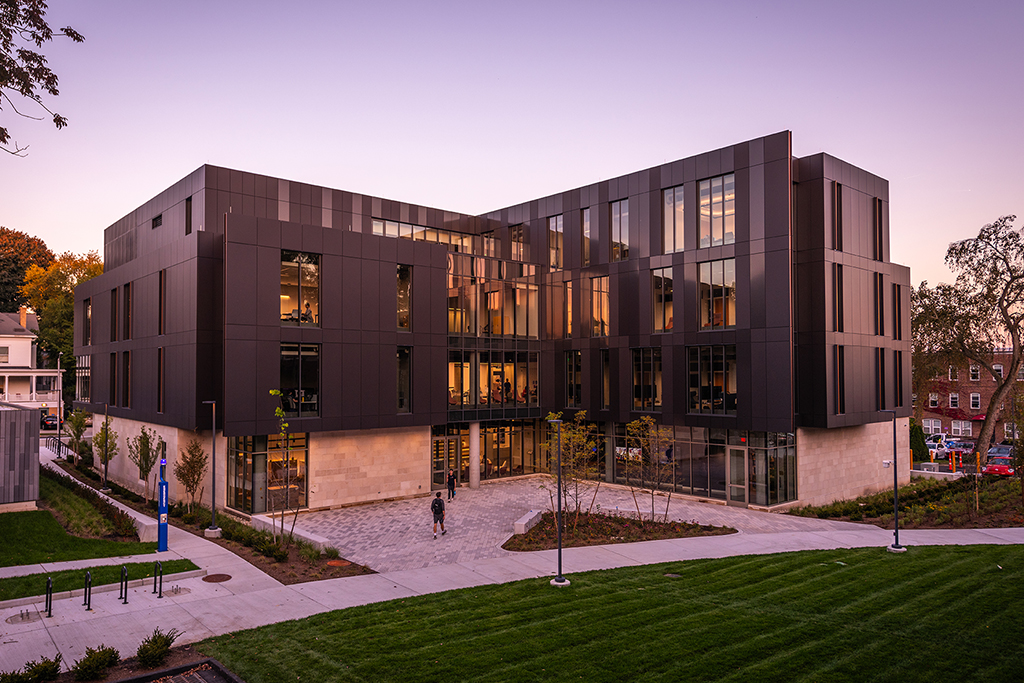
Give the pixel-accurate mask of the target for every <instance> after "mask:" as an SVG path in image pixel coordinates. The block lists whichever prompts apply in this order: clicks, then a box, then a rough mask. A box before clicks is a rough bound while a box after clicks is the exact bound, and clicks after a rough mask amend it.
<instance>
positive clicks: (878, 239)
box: [871, 197, 885, 261]
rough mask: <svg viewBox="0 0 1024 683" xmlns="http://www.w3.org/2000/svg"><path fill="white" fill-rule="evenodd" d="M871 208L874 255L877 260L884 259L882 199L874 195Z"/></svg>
mask: <svg viewBox="0 0 1024 683" xmlns="http://www.w3.org/2000/svg"><path fill="white" fill-rule="evenodd" d="M871 209H872V212H871V213H872V215H871V237H872V247H873V249H872V255H873V256H874V259H875V260H876V261H884V260H885V259H884V258H883V256H884V251H885V241H884V240H885V233H884V232H883V230H882V225H883V221H882V200H881V199H879V198H878V197H874V198H873V199H872V200H871Z"/></svg>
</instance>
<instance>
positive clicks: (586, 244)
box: [580, 207, 590, 267]
mask: <svg viewBox="0 0 1024 683" xmlns="http://www.w3.org/2000/svg"><path fill="white" fill-rule="evenodd" d="M580 230H581V231H582V233H583V234H582V240H581V243H582V245H583V266H584V267H586V266H589V265H590V207H587V208H586V209H583V210H582V211H580Z"/></svg>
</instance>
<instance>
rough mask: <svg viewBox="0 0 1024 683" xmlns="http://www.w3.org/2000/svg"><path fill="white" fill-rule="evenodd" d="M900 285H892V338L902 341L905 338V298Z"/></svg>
mask: <svg viewBox="0 0 1024 683" xmlns="http://www.w3.org/2000/svg"><path fill="white" fill-rule="evenodd" d="M901 294H902V292H900V286H899V285H897V284H893V286H892V338H893V339H895V340H897V341H900V340H901V339H903V305H902V304H903V300H902V297H901Z"/></svg>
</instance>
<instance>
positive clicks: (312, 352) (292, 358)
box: [281, 343, 320, 417]
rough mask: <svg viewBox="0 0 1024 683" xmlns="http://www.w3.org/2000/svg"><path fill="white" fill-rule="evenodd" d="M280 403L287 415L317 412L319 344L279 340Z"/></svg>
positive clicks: (314, 414) (318, 402) (304, 414)
mask: <svg viewBox="0 0 1024 683" xmlns="http://www.w3.org/2000/svg"><path fill="white" fill-rule="evenodd" d="M281 404H282V407H283V408H284V412H285V415H286V416H287V417H315V416H317V415H319V414H320V345H319V344H286V343H282V344H281Z"/></svg>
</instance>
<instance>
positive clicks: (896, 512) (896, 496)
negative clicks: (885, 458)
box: [878, 410, 907, 553]
mask: <svg viewBox="0 0 1024 683" xmlns="http://www.w3.org/2000/svg"><path fill="white" fill-rule="evenodd" d="M878 412H880V413H892V514H893V519H894V520H895V527H896V530H895V532H894V538H893V543H892V545H891V546H889V547H888V548H887V550H888V551H889V552H891V553H902V552H906V550H907V549H906V548H905V547H903V546H902V545H900V482H899V478H898V477H897V474H898V471H899V468H898V467H897V465H896V411H895V410H879V411H878Z"/></svg>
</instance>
